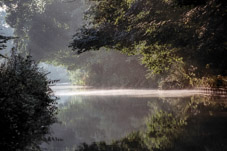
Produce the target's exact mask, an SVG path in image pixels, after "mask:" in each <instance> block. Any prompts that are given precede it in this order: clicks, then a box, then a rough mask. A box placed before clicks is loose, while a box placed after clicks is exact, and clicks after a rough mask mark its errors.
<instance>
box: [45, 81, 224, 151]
mask: <svg viewBox="0 0 227 151" xmlns="http://www.w3.org/2000/svg"><path fill="white" fill-rule="evenodd" d="M52 89H53V90H54V93H55V94H56V95H57V96H58V97H59V100H58V106H59V113H58V119H59V121H60V123H57V124H54V125H53V126H52V134H53V136H54V137H57V138H60V139H62V140H61V141H51V142H50V143H49V144H48V145H47V144H46V145H43V147H44V148H46V150H50V151H51V150H54V151H71V150H72V151H73V150H75V149H76V148H77V146H78V145H80V144H81V143H84V142H85V143H87V144H90V143H92V142H97V141H105V142H108V143H110V142H112V141H113V140H117V139H121V138H123V137H125V136H126V135H127V134H129V133H131V132H133V131H138V130H141V131H142V130H144V129H146V124H145V121H146V119H147V117H149V116H150V115H153V114H155V113H156V112H158V111H164V112H167V113H171V114H173V115H174V116H177V117H184V118H186V119H187V120H188V121H187V126H185V129H187V130H188V131H190V132H187V135H186V134H185V136H187V139H188V138H190V137H192V139H189V140H190V141H188V142H189V143H187V145H188V146H187V148H190V147H192V146H193V147H195V146H197V147H198V145H193V144H195V143H200V145H199V147H201V148H200V150H204V151H210V150H223V151H224V150H226V149H227V148H226V143H227V133H226V132H225V129H226V128H227V99H226V96H220V95H219V96H211V95H207V94H204V93H203V92H201V91H197V90H180V91H176V90H171V91H158V90H135V89H116V90H113V89H106V90H104V89H102V90H101V89H92V88H89V87H80V86H67V85H65V86H54V87H52ZM189 133H190V136H189V135H188V134H189ZM192 133H193V136H191V134H192ZM194 138H196V139H194ZM200 138H201V139H200ZM192 140H195V142H193V141H192ZM210 142H213V143H215V145H211V146H209V145H210ZM190 145H191V146H190ZM193 147H192V150H195V149H193ZM214 147H215V149H214ZM217 147H219V148H217Z"/></svg>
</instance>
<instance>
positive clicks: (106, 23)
mask: <svg viewBox="0 0 227 151" xmlns="http://www.w3.org/2000/svg"><path fill="white" fill-rule="evenodd" d="M89 2H90V3H91V9H90V10H89V11H88V12H86V16H85V17H86V19H87V21H88V24H87V25H84V26H83V28H81V29H80V30H79V31H78V32H77V33H76V34H75V35H74V39H73V42H72V43H71V44H70V47H72V49H73V50H76V51H77V52H78V53H82V52H85V51H89V50H97V49H99V48H101V47H106V48H113V49H117V50H120V51H121V52H125V53H127V54H130V55H140V56H141V60H142V62H143V63H144V64H145V65H146V66H147V67H148V69H149V70H150V72H152V73H154V74H159V73H166V72H169V71H170V70H171V69H172V68H173V66H176V65H177V66H179V65H180V64H182V65H183V67H184V68H185V70H186V71H185V72H186V73H187V72H188V71H187V69H189V67H190V66H195V67H198V68H199V69H200V70H199V71H200V73H199V74H200V75H199V76H203V75H205V74H207V73H212V74H222V75H226V74H227V72H226V69H227V64H226V62H225V57H226V56H227V51H226V36H225V35H226V28H225V27H226V26H227V25H226V1H225V0H207V1H205V0H193V1H191V0H112V1H109V0H103V1H100V0H90V1H89Z"/></svg>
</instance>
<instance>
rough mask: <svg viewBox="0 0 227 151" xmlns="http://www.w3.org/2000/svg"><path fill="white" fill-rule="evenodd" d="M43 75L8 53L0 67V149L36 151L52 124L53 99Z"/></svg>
mask: <svg viewBox="0 0 227 151" xmlns="http://www.w3.org/2000/svg"><path fill="white" fill-rule="evenodd" d="M50 82H51V81H48V80H47V77H46V73H45V72H43V71H42V70H41V69H39V68H38V66H37V64H36V63H35V62H34V61H33V60H32V59H31V56H28V57H26V58H24V57H22V56H20V55H17V54H15V52H13V53H12V56H11V58H9V59H8V60H7V61H6V62H5V63H3V64H1V65H0V83H1V87H0V115H1V117H0V134H1V138H0V148H1V149H3V150H6V151H15V150H18V151H22V150H23V151H25V150H39V144H40V143H41V142H42V141H44V140H46V138H45V137H46V136H45V135H46V134H48V133H49V126H50V125H51V124H52V123H54V122H56V117H55V115H56V112H57V107H56V97H54V96H53V93H52V91H51V89H50V88H49V83H50Z"/></svg>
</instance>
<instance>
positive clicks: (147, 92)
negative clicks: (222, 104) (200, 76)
mask: <svg viewBox="0 0 227 151" xmlns="http://www.w3.org/2000/svg"><path fill="white" fill-rule="evenodd" d="M52 89H53V91H54V94H55V95H56V96H132V97H187V96H192V95H198V94H202V93H203V91H202V90H154V89H121V88H120V89H93V88H92V87H86V86H67V85H65V86H53V87H52Z"/></svg>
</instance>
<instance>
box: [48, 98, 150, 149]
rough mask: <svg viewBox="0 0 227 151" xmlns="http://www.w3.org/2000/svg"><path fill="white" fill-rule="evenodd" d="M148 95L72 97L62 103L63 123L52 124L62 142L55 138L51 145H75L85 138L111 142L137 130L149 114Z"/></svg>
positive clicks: (85, 140)
mask: <svg viewBox="0 0 227 151" xmlns="http://www.w3.org/2000/svg"><path fill="white" fill-rule="evenodd" d="M149 100H150V99H149V98H146V99H140V100H139V101H138V98H127V97H72V98H70V101H69V102H67V103H65V104H60V107H59V109H60V112H59V115H58V116H59V119H60V121H61V122H62V123H61V124H56V125H54V126H53V131H54V133H55V136H56V137H59V138H62V139H63V140H64V141H62V142H52V143H51V144H50V145H49V146H48V148H49V149H52V148H53V149H56V148H57V149H59V150H63V148H66V146H67V147H68V148H73V146H74V147H75V146H77V145H79V144H80V143H82V142H86V143H91V142H95V141H107V142H110V141H112V140H113V139H119V138H121V137H124V136H125V135H126V134H127V133H130V132H131V131H135V130H138V128H141V126H142V125H144V124H143V122H142V121H143V118H144V117H145V116H146V115H147V113H148V111H149V107H148V106H147V102H148V101H149Z"/></svg>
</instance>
